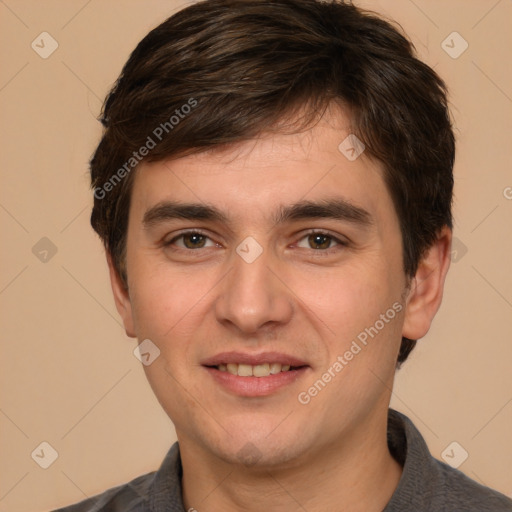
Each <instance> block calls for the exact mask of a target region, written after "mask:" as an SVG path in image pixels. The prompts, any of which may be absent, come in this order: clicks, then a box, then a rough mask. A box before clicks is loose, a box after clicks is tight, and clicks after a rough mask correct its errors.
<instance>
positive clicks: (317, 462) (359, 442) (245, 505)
mask: <svg viewBox="0 0 512 512" xmlns="http://www.w3.org/2000/svg"><path fill="white" fill-rule="evenodd" d="M379 416H380V417H373V418H371V421H370V422H369V423H368V424H366V425H359V426H357V427H356V428H354V429H352V431H351V432H343V434H342V435H340V436H339V439H337V440H335V441H334V442H333V443H330V444H326V445H323V446H322V447H321V449H317V450H315V452H314V455H313V454H312V453H311V452H312V450H311V452H310V453H306V454H304V455H303V456H302V457H301V460H295V461H288V462H286V463H283V464H281V465H279V466H275V465H274V466H260V465H258V464H256V465H254V466H250V467H248V466H243V465H236V466H235V465H233V464H229V463H226V462H225V461H223V460H221V459H220V458H218V457H216V456H214V455H212V454H211V453H206V452H204V451H203V450H201V449H200V448H198V447H197V445H196V444H194V443H192V442H190V441H189V440H188V439H186V438H185V439H180V452H181V460H182V465H183V481H182V489H183V499H184V503H185V505H186V507H185V509H186V510H190V509H192V510H194V509H197V510H198V511H201V510H223V511H225V512H235V511H239V510H246V511H248V512H253V511H254V512H256V511H261V510H272V511H273V512H292V511H293V512H296V511H297V510H307V511H308V512H315V511H319V512H320V511H325V510H350V511H356V512H357V511H365V512H373V511H375V512H380V511H382V510H383V509H384V508H385V506H386V504H387V503H388V502H389V500H390V499H391V497H392V495H393V492H394V491H395V489H396V487H397V485H398V482H399V480H400V476H401V474H402V467H401V466H400V465H399V464H398V462H396V461H395V459H393V457H392V456H391V454H390V453H389V449H388V445H387V428H386V427H387V410H386V411H385V417H384V418H383V417H382V414H379ZM376 425H377V426H378V427H377V426H376ZM178 438H180V436H178ZM198 461H199V462H198ZM340 504H342V505H340Z"/></svg>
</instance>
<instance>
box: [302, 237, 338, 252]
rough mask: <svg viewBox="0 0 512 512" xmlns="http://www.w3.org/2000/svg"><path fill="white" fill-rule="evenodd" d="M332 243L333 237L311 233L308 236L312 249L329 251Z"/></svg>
mask: <svg viewBox="0 0 512 512" xmlns="http://www.w3.org/2000/svg"><path fill="white" fill-rule="evenodd" d="M332 241H333V239H332V237H331V236H328V235H323V234H321V233H311V234H310V235H309V236H308V243H309V246H310V247H311V249H317V250H318V249H329V246H330V245H331V242H332Z"/></svg>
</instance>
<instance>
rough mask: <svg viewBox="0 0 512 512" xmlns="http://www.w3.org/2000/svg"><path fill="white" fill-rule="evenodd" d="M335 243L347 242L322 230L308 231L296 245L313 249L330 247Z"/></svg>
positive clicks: (335, 244) (318, 249)
mask: <svg viewBox="0 0 512 512" xmlns="http://www.w3.org/2000/svg"><path fill="white" fill-rule="evenodd" d="M337 245H347V244H346V243H345V242H342V241H341V240H339V239H337V238H335V237H334V236H332V235H330V234H328V233H323V232H314V233H308V234H307V235H306V236H304V237H303V238H301V239H300V241H299V242H298V243H297V247H302V248H304V249H313V250H315V251H320V250H327V249H331V248H333V247H335V246H337Z"/></svg>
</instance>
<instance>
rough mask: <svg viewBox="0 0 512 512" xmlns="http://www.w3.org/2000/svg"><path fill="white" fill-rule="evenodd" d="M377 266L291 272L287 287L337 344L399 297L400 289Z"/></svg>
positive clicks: (374, 320) (356, 331) (375, 317)
mask: <svg viewBox="0 0 512 512" xmlns="http://www.w3.org/2000/svg"><path fill="white" fill-rule="evenodd" d="M390 275H391V274H390V273H388V272H383V271H382V269H381V268H379V266H377V265H369V264H363V263H361V264H360V265H351V266H350V267H346V268H338V269H332V270H331V271H329V272H326V271H325V269H319V270H318V271H317V272H301V273H295V274H294V276H293V277H292V276H291V275H290V279H292V278H293V283H294V284H293V285H292V286H291V288H292V289H293V290H294V292H296V295H297V297H298V299H299V300H298V301H297V303H298V304H303V308H304V311H305V313H306V314H308V313H307V312H308V311H309V314H308V316H309V317H311V318H312V319H316V320H315V321H316V323H317V324H318V326H319V329H321V330H322V331H325V332H330V333H331V336H329V338H333V339H335V340H337V342H340V343H346V342H347V341H351V340H352V339H353V338H354V337H355V336H357V334H359V332H361V331H363V330H364V329H365V328H367V327H369V326H371V325H373V324H374V323H375V322H376V321H377V320H378V319H379V317H380V315H381V314H383V313H385V312H386V311H387V310H388V309H389V308H391V307H392V305H393V303H394V302H395V301H397V300H399V298H400V288H399V286H397V285H396V283H395V284H394V283H393V280H391V279H390V277H389V276H390ZM395 281H397V280H395Z"/></svg>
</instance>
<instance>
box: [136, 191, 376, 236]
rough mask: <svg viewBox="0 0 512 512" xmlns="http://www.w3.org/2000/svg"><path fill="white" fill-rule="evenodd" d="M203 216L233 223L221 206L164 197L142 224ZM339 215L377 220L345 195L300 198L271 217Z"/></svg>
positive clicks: (362, 223)
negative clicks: (315, 199)
mask: <svg viewBox="0 0 512 512" xmlns="http://www.w3.org/2000/svg"><path fill="white" fill-rule="evenodd" d="M173 219H187V220H194V221H195V220H202V221H210V222H220V223H225V224H229V218H228V217H227V216H226V215H225V214H224V213H223V212H221V211H220V210H219V209H217V208H215V207H213V206H209V205H206V204H201V203H181V202H175V201H164V202H161V203H158V204H157V205H155V206H153V207H151V208H150V209H149V210H147V211H146V212H145V214H144V217H143V220H142V224H143V225H144V227H145V228H147V229H149V228H151V227H153V226H155V225H156V224H160V223H162V222H165V221H168V220H173ZM307 219H335V220H342V221H347V222H351V223H354V224H358V225H360V226H361V227H369V226H371V225H372V224H373V217H372V216H371V214H370V213H369V212H368V211H367V210H365V209H364V208H361V207H359V206H356V205H354V204H352V203H351V202H349V201H347V200H346V199H342V198H334V199H325V200H321V201H299V202H297V203H295V204H292V205H289V206H281V207H280V208H279V209H278V211H277V212H276V213H275V214H274V215H273V216H272V217H271V220H272V221H273V222H274V224H284V223H285V222H289V221H294V220H307Z"/></svg>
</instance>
